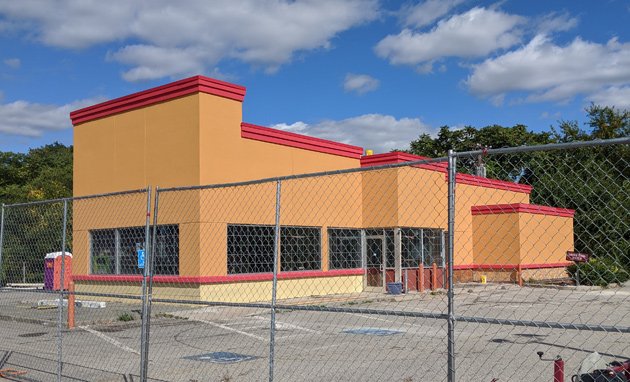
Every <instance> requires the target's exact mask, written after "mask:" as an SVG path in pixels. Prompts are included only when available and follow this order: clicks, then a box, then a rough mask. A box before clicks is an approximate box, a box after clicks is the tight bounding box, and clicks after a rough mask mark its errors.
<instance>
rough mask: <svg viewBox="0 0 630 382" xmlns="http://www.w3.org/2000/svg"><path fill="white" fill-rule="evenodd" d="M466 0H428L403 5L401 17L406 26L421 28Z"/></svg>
mask: <svg viewBox="0 0 630 382" xmlns="http://www.w3.org/2000/svg"><path fill="white" fill-rule="evenodd" d="M464 1H466V0H426V1H424V2H421V3H419V4H416V5H412V6H407V7H403V8H402V9H401V10H400V17H401V19H402V21H403V24H404V25H405V26H414V27H417V28H420V27H423V26H426V25H429V24H431V23H433V22H434V21H435V20H437V19H439V18H440V17H442V16H444V15H446V14H447V13H448V12H449V11H450V10H451V9H453V8H454V7H456V6H457V5H459V4H461V3H463V2H464Z"/></svg>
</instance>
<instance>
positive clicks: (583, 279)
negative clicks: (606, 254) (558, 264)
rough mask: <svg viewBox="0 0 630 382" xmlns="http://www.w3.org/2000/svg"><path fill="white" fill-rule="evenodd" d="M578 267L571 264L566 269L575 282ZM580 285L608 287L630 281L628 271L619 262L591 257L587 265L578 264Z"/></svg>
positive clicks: (629, 272)
mask: <svg viewBox="0 0 630 382" xmlns="http://www.w3.org/2000/svg"><path fill="white" fill-rule="evenodd" d="M577 270H578V266H577V265H575V264H572V265H570V266H568V267H567V272H568V273H569V276H570V277H571V278H572V279H574V280H575V276H576V274H575V273H576V271H577ZM579 272H580V284H581V285H596V286H602V287H605V286H608V284H611V283H619V284H621V283H623V282H626V281H628V279H630V271H629V270H628V269H626V268H624V267H623V266H622V265H621V264H620V263H619V262H616V261H615V260H614V259H609V258H597V257H593V258H591V259H590V260H589V262H588V263H583V264H580V266H579Z"/></svg>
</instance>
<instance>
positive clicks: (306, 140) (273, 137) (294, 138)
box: [241, 122, 363, 159]
mask: <svg viewBox="0 0 630 382" xmlns="http://www.w3.org/2000/svg"><path fill="white" fill-rule="evenodd" d="M241 137H242V138H246V139H254V140H257V141H262V142H267V143H275V144H278V145H283V146H290V147H297V148H299V149H304V150H310V151H317V152H320V153H325V154H332V155H340V156H344V157H348V158H353V159H359V158H361V154H363V148H362V147H358V146H352V145H347V144H345V143H339V142H334V141H329V140H326V139H321V138H315V137H309V136H306V135H302V134H296V133H290V132H288V131H283V130H278V129H272V128H270V127H264V126H258V125H253V124H251V123H245V122H243V123H241Z"/></svg>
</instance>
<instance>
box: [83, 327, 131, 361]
mask: <svg viewBox="0 0 630 382" xmlns="http://www.w3.org/2000/svg"><path fill="white" fill-rule="evenodd" d="M79 328H80V329H83V330H85V331H86V332H88V333H90V334H94V335H95V336H97V337H98V338H100V339H102V340H103V341H105V342H109V343H110V344H112V345H114V346H116V347H117V348H119V349H122V350H124V351H127V352H129V353H133V354H137V355H140V352H139V351H137V350H134V349H132V348H130V347H128V346H126V345H124V344H123V343H121V342H120V341H118V340H116V339H114V338H112V337H109V336H106V335H105V334H103V333H101V332H99V331H98V330H94V329H91V328H90V327H88V326H87V325H86V326H79Z"/></svg>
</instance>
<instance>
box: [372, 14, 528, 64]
mask: <svg viewBox="0 0 630 382" xmlns="http://www.w3.org/2000/svg"><path fill="white" fill-rule="evenodd" d="M525 22H526V19H525V18H523V17H521V16H517V15H511V14H507V13H504V12H502V11H499V10H495V9H487V8H481V7H475V8H473V9H471V10H469V11H468V12H465V13H462V14H458V15H454V16H452V17H450V18H448V19H444V20H441V21H439V22H438V24H437V26H435V28H433V29H432V30H431V31H429V32H426V33H420V32H415V31H413V30H411V29H408V28H406V29H403V30H402V31H401V32H400V33H399V34H397V35H389V36H387V37H385V38H384V39H383V40H381V41H380V42H379V43H378V44H377V45H376V47H375V51H376V54H377V55H379V56H380V57H382V58H385V59H388V60H389V61H390V62H391V63H392V64H406V65H414V66H416V65H417V66H421V67H422V64H425V67H426V63H430V62H431V61H433V60H436V59H440V58H443V57H464V58H475V57H483V56H485V55H487V54H489V53H491V52H494V51H497V50H499V49H505V48H509V47H512V46H514V45H515V44H517V43H519V42H520V41H521V34H522V32H521V30H520V28H519V26H521V25H523V24H525ZM425 71H426V70H425Z"/></svg>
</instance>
